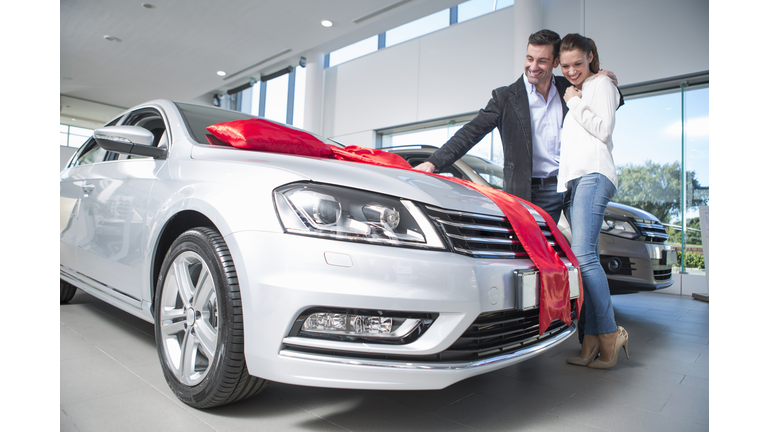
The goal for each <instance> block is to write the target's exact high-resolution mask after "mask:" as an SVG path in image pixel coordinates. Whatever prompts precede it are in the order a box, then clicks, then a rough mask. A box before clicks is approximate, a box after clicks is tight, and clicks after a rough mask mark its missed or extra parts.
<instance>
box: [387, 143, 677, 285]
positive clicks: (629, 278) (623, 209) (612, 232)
mask: <svg viewBox="0 0 768 432" xmlns="http://www.w3.org/2000/svg"><path fill="white" fill-rule="evenodd" d="M383 150H387V151H390V152H392V153H396V154H399V155H400V156H402V157H403V158H405V159H406V160H407V161H408V162H409V163H410V164H411V166H416V165H418V164H420V163H422V162H424V161H425V160H426V159H427V158H428V157H429V156H430V155H431V154H432V153H434V152H435V151H436V150H437V147H434V146H428V145H409V146H398V147H389V148H384V149H383ZM440 174H442V175H447V176H451V177H458V178H461V179H464V180H469V181H473V182H475V183H480V184H484V185H488V186H492V187H495V188H497V189H502V188H503V187H504V176H503V168H502V167H501V166H499V165H496V164H494V163H492V162H489V161H487V160H485V159H483V158H480V157H477V156H473V155H465V156H464V157H462V158H461V159H459V160H458V161H456V162H455V163H454V164H453V165H452V166H450V167H447V168H445V169H444V170H443V172H441V173H440ZM558 227H559V228H560V231H561V232H562V233H563V235H565V237H566V238H567V239H568V241H570V240H571V227H570V226H569V225H568V220H567V219H566V218H565V217H561V218H560V221H559V223H558ZM601 234H602V235H601V236H600V244H599V249H600V263H601V264H602V266H603V269H604V270H605V274H606V275H607V276H608V285H609V287H610V289H611V293H612V294H621V293H628V292H637V291H653V290H657V289H662V288H667V287H669V286H670V285H672V283H673V280H672V267H673V266H674V265H675V264H676V263H677V252H676V251H675V250H674V249H673V248H672V246H671V245H669V244H667V243H666V241H667V239H668V238H669V236H668V235H667V232H666V230H664V226H663V225H662V224H661V222H660V221H659V219H658V218H657V217H656V216H654V215H652V214H650V213H648V212H646V211H644V210H641V209H639V208H636V207H630V206H628V205H624V204H618V203H614V202H609V203H608V207H607V208H606V210H605V218H604V220H603V227H602V230H601Z"/></svg>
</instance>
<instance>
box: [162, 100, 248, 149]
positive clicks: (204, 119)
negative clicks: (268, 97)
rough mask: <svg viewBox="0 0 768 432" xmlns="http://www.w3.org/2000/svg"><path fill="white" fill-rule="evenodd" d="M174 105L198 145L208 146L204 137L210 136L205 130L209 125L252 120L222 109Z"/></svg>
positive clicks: (182, 104)
mask: <svg viewBox="0 0 768 432" xmlns="http://www.w3.org/2000/svg"><path fill="white" fill-rule="evenodd" d="M175 104H176V107H177V108H178V109H179V111H180V112H181V115H182V117H184V120H185V122H186V123H187V130H189V133H190V135H192V138H194V139H195V141H197V142H199V143H200V144H208V139H207V138H205V136H206V135H207V134H210V132H208V130H207V129H206V128H207V127H208V126H210V125H215V124H217V123H224V122H230V121H235V120H244V119H248V118H253V116H252V115H249V114H246V113H241V112H237V111H229V110H225V109H222V108H216V107H205V106H200V105H191V104H185V103H179V102H175Z"/></svg>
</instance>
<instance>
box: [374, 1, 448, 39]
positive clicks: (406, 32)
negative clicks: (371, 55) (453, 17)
mask: <svg viewBox="0 0 768 432" xmlns="http://www.w3.org/2000/svg"><path fill="white" fill-rule="evenodd" d="M450 22H451V21H450V11H449V9H444V10H441V11H440V12H437V13H433V14H432V15H428V16H425V17H424V18H420V19H417V20H415V21H411V22H409V23H408V24H403V25H401V26H400V27H396V28H393V29H392V30H389V31H388V32H387V33H386V34H387V36H386V37H387V43H386V46H387V47H391V46H392V45H397V44H399V43H402V42H405V41H407V40H411V39H414V38H417V37H419V36H423V35H425V34H427V33H432V32H433V31H437V30H440V29H443V28H446V27H448V26H449V25H450Z"/></svg>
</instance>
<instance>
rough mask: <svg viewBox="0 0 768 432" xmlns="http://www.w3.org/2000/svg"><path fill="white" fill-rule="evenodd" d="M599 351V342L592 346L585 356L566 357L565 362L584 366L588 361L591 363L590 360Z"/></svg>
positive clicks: (595, 356)
mask: <svg viewBox="0 0 768 432" xmlns="http://www.w3.org/2000/svg"><path fill="white" fill-rule="evenodd" d="M598 352H600V344H597V345H595V347H594V348H592V352H591V353H589V356H588V357H587V358H581V357H571V358H568V359H565V361H566V362H568V363H570V364H574V365H578V366H586V365H588V364H590V363H592V360H594V359H595V358H597V353H598Z"/></svg>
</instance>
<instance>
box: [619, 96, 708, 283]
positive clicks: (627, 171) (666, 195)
mask: <svg viewBox="0 0 768 432" xmlns="http://www.w3.org/2000/svg"><path fill="white" fill-rule="evenodd" d="M613 143H614V149H613V158H614V162H615V163H616V169H617V172H618V176H619V187H618V189H617V191H616V195H615V196H614V197H613V201H615V202H619V203H623V204H627V205H631V206H633V207H638V208H641V209H643V210H645V211H647V212H649V213H651V214H653V215H654V216H656V217H657V218H659V220H661V222H662V223H663V224H664V225H665V226H666V227H667V233H668V234H669V242H670V243H672V244H673V245H675V246H676V248H677V249H678V250H679V251H680V252H681V253H680V255H681V260H680V264H681V268H682V269H685V270H686V271H689V270H690V271H694V272H695V271H698V270H697V269H698V268H699V267H701V263H703V259H701V258H700V257H701V256H702V253H703V250H702V249H703V248H702V239H701V232H700V219H699V208H698V207H699V206H702V205H709V87H708V86H699V87H694V88H684V87H681V88H680V89H678V90H673V91H665V92H660V93H655V94H646V95H639V96H633V97H628V98H626V100H625V105H624V106H622V107H621V108H619V110H618V111H617V113H616V128H615V131H614V134H613ZM683 171H684V172H685V176H684V177H683ZM683 182H684V183H683ZM682 184H685V194H683V190H682V187H681V185H682ZM683 233H685V236H683Z"/></svg>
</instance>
